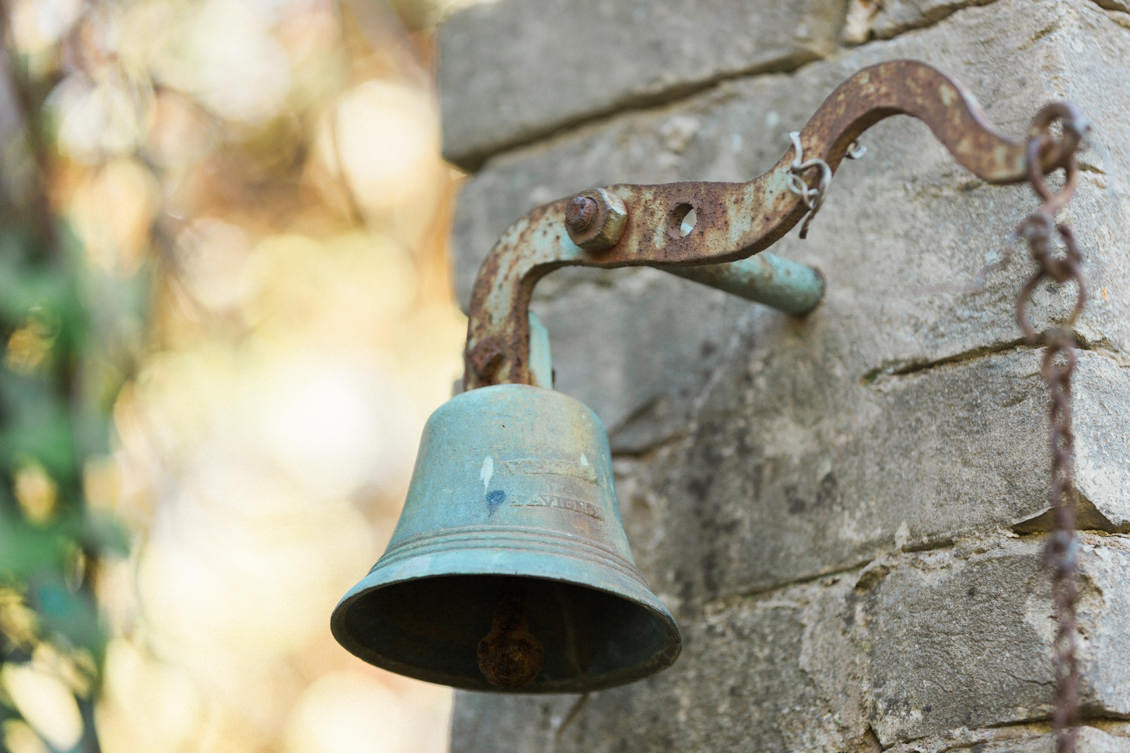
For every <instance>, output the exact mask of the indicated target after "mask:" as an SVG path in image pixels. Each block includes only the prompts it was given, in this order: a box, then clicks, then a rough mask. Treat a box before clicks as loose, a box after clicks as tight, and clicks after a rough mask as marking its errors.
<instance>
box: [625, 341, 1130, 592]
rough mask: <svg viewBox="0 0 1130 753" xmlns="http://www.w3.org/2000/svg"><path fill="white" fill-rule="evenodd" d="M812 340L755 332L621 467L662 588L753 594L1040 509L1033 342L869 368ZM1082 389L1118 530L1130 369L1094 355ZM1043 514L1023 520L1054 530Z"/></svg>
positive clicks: (1040, 441)
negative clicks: (856, 368)
mask: <svg viewBox="0 0 1130 753" xmlns="http://www.w3.org/2000/svg"><path fill="white" fill-rule="evenodd" d="M745 334H749V332H748V330H747V331H746V333H745ZM805 339H806V338H805V333H799V334H787V333H766V332H764V331H762V333H761V340H760V341H759V342H756V343H755V344H753V345H746V344H745V343H743V344H742V345H740V346H739V347H737V348H735V349H734V351H733V352H732V353H731V355H730V357H728V358H727V359H725V360H724V361H723V362H722V363H720V364H719V365H718V367H717V372H716V374H715V375H714V377H713V378H712V379H711V380H709V381H708V382H707V384H706V386H705V387H704V394H703V396H702V397H701V398H700V400H699V401H698V404H697V412H696V419H695V421H694V424H693V428H692V429H691V430H690V431H689V432H688V434H687V435H686V437H685V439H683V440H681V441H678V442H672V443H670V444H669V445H668V446H666V447H665V448H664V449H663V450H662V451H660V452H659V453H657V454H656V455H655V457H654V458H652V459H651V460H650V461H649V462H648V463H636V464H634V467H633V468H632V472H635V473H637V474H639V475H640V476H641V479H640V480H639V481H633V480H630V479H625V480H624V481H621V482H619V483H620V489H619V491H620V498H621V503H622V505H623V513H624V518H625V522H626V524H627V526H628V530H629V532H630V533H631V534H633V535H636V536H639V537H640V539H639V540H640V541H641V545H638V546H636V547H635V554H636V557H637V559H638V560H639V561H640V563H641V566H646V569H645V572H647V573H648V574H649V576H650V577H651V578H652V583H653V585H654V586H655V587H656V588H657V589H659V590H660V591H664V592H669V593H675V594H678V595H679V597H680V599H681V600H682V601H684V602H688V603H690V602H695V601H703V600H707V599H711V598H715V597H718V596H726V595H729V594H734V593H743V592H751V591H759V590H763V589H766V588H773V587H777V586H780V585H781V584H783V583H788V582H790V581H793V580H796V579H799V578H806V577H811V576H813V575H817V574H820V573H827V572H833V571H837V570H842V569H844V568H848V567H853V566H856V565H858V564H859V563H862V562H864V561H867V560H869V559H872V558H873V557H875V556H877V555H880V554H882V553H884V552H888V551H892V550H895V549H899V548H904V549H914V548H921V547H924V546H937V545H939V544H941V543H944V542H946V541H949V540H951V539H954V538H956V537H958V536H962V535H970V534H972V533H974V532H977V531H980V530H985V529H991V528H1008V527H1010V526H1013V525H1016V524H1019V523H1023V522H1025V521H1030V520H1032V519H1033V518H1037V517H1038V516H1040V515H1041V514H1042V513H1043V512H1044V510H1045V509H1046V507H1047V484H1048V481H1047V468H1048V463H1049V451H1048V440H1047V430H1046V428H1045V426H1046V413H1047V393H1046V390H1045V388H1044V386H1043V382H1042V377H1041V375H1040V361H1041V357H1040V355H1039V354H1038V353H1034V352H1032V351H1029V350H1026V349H1025V350H1016V351H1009V352H1006V353H1002V354H999V355H994V356H992V357H984V358H976V359H972V360H969V361H966V362H961V363H956V364H952V365H948V366H943V367H938V368H933V369H926V370H924V371H921V372H920V373H916V374H908V375H902V376H897V377H882V378H878V379H876V380H875V381H873V382H867V379H866V377H864V379H863V382H862V383H861V379H860V376H861V375H860V374H859V373H858V372H856V373H854V374H853V373H851V370H850V367H848V366H847V364H846V363H845V360H846V359H843V356H842V354H839V353H836V352H835V351H832V352H823V353H820V352H818V353H812V354H808V355H807V357H806V356H805V354H804V351H803V347H802V343H803V342H804V341H805ZM848 363H850V362H848ZM1074 395H1075V420H1076V423H1077V425H1078V426H1079V431H1080V433H1081V442H1080V445H1079V447H1078V448H1077V455H1078V456H1079V479H1080V486H1081V487H1083V488H1085V489H1088V490H1091V491H1090V494H1089V499H1090V500H1091V502H1092V504H1094V505H1095V507H1096V508H1098V511H1099V512H1100V513H1101V524H1102V527H1104V528H1108V527H1111V526H1112V524H1113V525H1114V526H1116V527H1122V528H1123V529H1124V530H1125V527H1126V525H1127V523H1128V522H1130V498H1128V496H1127V495H1126V490H1127V489H1130V486H1127V485H1125V484H1122V480H1123V479H1125V474H1126V465H1127V463H1126V458H1127V457H1130V448H1128V447H1127V439H1126V438H1125V437H1126V433H1127V432H1126V427H1127V426H1130V422H1127V421H1126V418H1125V414H1124V412H1122V411H1117V410H1116V411H1113V413H1112V406H1119V405H1122V406H1125V405H1128V404H1130V372H1127V370H1125V369H1120V368H1119V367H1117V366H1116V365H1113V364H1112V363H1111V361H1110V359H1109V358H1108V357H1106V356H1103V355H1098V354H1092V353H1083V354H1081V355H1080V367H1079V370H1078V372H1077V375H1076V379H1075V389H1074ZM1119 421H1121V422H1122V423H1118V422H1119ZM1091 427H1094V428H1093V429H1092V428H1091ZM1118 427H1121V428H1118ZM1104 430H1106V431H1107V432H1113V433H1114V435H1113V436H1112V435H1111V433H1108V434H1106V435H1105V436H1104V435H1103V434H1102V432H1103V431H1104ZM1120 484H1122V485H1120ZM640 495H642V498H638V497H640ZM637 510H642V512H639V513H637ZM637 514H639V515H640V516H641V518H642V520H643V521H644V522H643V526H642V527H641V528H642V529H643V530H641V528H637V527H636V523H635V521H634V517H635V515H637ZM1088 522H1090V521H1088ZM1040 523H1041V521H1037V522H1036V524H1035V525H1032V526H1030V528H1041V527H1042V528H1043V529H1045V530H1046V525H1047V524H1046V521H1042V526H1041V524H1040ZM653 525H655V526H658V527H659V528H660V530H661V531H662V534H661V535H659V534H656V533H655V532H648V531H647V530H646V528H647V527H648V526H653ZM633 541H635V539H633Z"/></svg>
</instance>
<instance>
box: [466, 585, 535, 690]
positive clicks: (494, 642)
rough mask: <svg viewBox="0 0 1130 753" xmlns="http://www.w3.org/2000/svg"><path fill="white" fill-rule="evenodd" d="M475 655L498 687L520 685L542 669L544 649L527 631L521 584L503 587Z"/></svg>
mask: <svg viewBox="0 0 1130 753" xmlns="http://www.w3.org/2000/svg"><path fill="white" fill-rule="evenodd" d="M478 657H479V671H481V672H482V673H483V677H485V678H486V680H487V682H489V683H490V684H491V685H494V686H495V687H498V688H520V687H522V686H523V685H526V684H528V683H529V682H531V681H532V680H533V679H534V678H535V677H537V676H538V673H539V672H541V667H542V660H543V659H544V658H545V649H544V648H543V647H542V645H541V641H539V640H538V639H537V638H535V637H534V636H533V635H531V634H530V631H529V628H528V625H527V618H526V595H525V589H524V588H523V587H522V586H518V585H508V586H507V587H505V588H504V589H503V590H502V593H501V595H500V596H499V599H498V605H497V606H496V607H495V610H494V619H493V624H492V625H491V628H490V632H489V633H487V634H486V635H485V636H484V637H483V639H482V640H480V641H479V646H478Z"/></svg>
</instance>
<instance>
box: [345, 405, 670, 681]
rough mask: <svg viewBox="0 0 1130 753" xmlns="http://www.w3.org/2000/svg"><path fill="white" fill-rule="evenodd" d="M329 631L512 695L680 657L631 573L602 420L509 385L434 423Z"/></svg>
mask: <svg viewBox="0 0 1130 753" xmlns="http://www.w3.org/2000/svg"><path fill="white" fill-rule="evenodd" d="M331 629H332V630H333V634H334V636H335V637H336V638H337V640H338V641H339V642H340V643H341V644H342V645H343V646H345V648H347V649H348V650H349V651H351V652H352V653H354V654H356V655H357V656H358V657H360V658H361V659H364V660H365V661H367V662H369V663H371V664H375V665H377V666H379V667H384V668H385V669H389V670H391V671H393V672H397V673H400V674H403V675H408V676H410V677H416V678H419V679H421V680H428V681H430V682H437V683H442V684H444V685H452V686H454V687H458V688H466V689H471V690H492V691H502V692H521V693H565V692H583V691H587V690H595V689H599V688H604V687H609V686H612V685H618V684H621V683H625V682H630V681H632V680H636V679H639V678H641V677H644V676H646V675H649V674H652V673H654V672H657V671H659V670H661V669H663V668H665V667H667V666H668V665H670V664H671V663H672V662H673V661H674V660H675V658H676V657H677V656H678V654H679V649H680V645H681V640H680V636H679V630H678V628H677V627H676V625H675V621H674V619H673V618H672V617H671V615H670V613H669V612H668V611H667V610H666V608H664V606H663V604H662V603H660V601H659V599H658V598H657V597H656V596H655V594H653V593H652V592H651V590H650V589H649V588H648V586H647V584H646V583H645V582H644V580H643V577H642V576H641V575H640V572H639V570H637V569H636V566H635V564H634V563H633V561H632V555H631V551H630V550H629V548H628V540H627V537H626V536H625V534H624V529H623V526H622V524H621V522H620V512H619V507H618V504H617V501H616V493H615V490H614V489H613V484H612V463H611V456H610V453H609V449H608V438H607V436H606V434H605V431H604V427H603V425H602V424H601V422H600V419H599V418H597V416H596V415H595V414H594V413H593V412H592V411H591V410H589V409H588V408H587V407H586V406H585V405H583V404H582V403H580V402H578V401H576V400H574V399H572V398H570V397H568V396H566V395H564V394H562V393H560V392H556V391H554V390H551V389H545V388H541V387H533V386H528V385H521V384H502V385H497V386H491V387H483V388H481V389H475V390H471V391H469V392H464V393H463V394H460V395H457V396H456V397H454V398H452V399H451V400H450V401H448V402H447V403H445V404H444V405H442V406H441V407H440V408H439V409H438V410H436V412H435V413H433V414H432V416H431V418H430V419H429V420H428V423H427V426H426V427H425V429H424V435H423V439H422V440H421V443H420V451H419V454H418V456H417V459H416V468H415V471H414V472H413V476H412V484H411V487H410V488H409V491H408V498H407V500H406V502H405V505H404V512H403V513H402V514H401V517H400V521H399V523H398V524H397V526H396V530H395V532H394V533H393V535H392V540H391V541H390V542H389V546H388V550H387V551H386V552H385V554H384V556H382V557H381V558H380V560H379V561H378V562H377V564H376V565H374V567H373V569H372V570H371V571H370V572H369V574H368V575H367V576H365V578H364V579H362V580H361V582H360V583H358V584H357V585H356V586H354V587H353V588H352V589H350V591H349V592H348V593H347V594H346V595H345V596H344V598H342V600H341V601H340V602H339V603H338V605H337V608H336V609H335V610H334V613H333V617H332V620H331Z"/></svg>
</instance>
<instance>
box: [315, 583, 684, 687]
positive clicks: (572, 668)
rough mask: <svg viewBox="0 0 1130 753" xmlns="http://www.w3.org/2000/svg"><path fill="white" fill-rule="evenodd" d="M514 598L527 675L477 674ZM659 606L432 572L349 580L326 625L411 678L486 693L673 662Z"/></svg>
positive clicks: (594, 680)
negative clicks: (533, 656)
mask: <svg viewBox="0 0 1130 753" xmlns="http://www.w3.org/2000/svg"><path fill="white" fill-rule="evenodd" d="M359 585H360V584H359ZM516 600H517V602H520V611H521V614H520V621H521V623H522V627H521V630H522V631H523V634H524V635H528V636H529V637H531V638H532V643H534V644H540V649H539V651H540V652H543V653H542V654H540V655H539V657H538V667H537V668H536V675H534V676H533V678H532V679H530V680H529V681H528V682H522V683H520V684H518V685H514V686H509V687H508V686H500V685H498V684H495V683H492V682H489V681H488V680H487V675H486V674H484V670H483V668H482V653H483V651H484V649H483V647H482V646H481V645H480V644H482V643H483V642H484V639H486V638H488V636H491V635H495V636H497V628H498V626H499V624H500V619H501V620H502V621H505V620H506V619H508V613H509V612H510V611H513V609H514V605H515V601H516ZM661 610H662V607H661V606H660V609H658V610H657V609H655V608H654V607H652V606H651V605H649V604H646V603H641V602H639V601H636V600H634V599H632V598H630V597H626V596H625V595H624V593H623V592H622V591H621V592H612V591H605V590H602V589H600V588H595V587H590V586H585V585H579V584H577V583H575V582H571V581H566V580H557V579H554V578H550V577H530V576H514V575H437V576H431V577H424V578H416V579H412V580H404V581H400V582H393V583H387V584H383V585H379V586H376V587H373V588H368V589H364V590H356V589H355V592H354V593H351V594H349V595H347V596H346V597H345V598H344V599H343V600H342V601H341V603H340V604H339V605H338V607H337V609H335V610H334V614H333V618H332V621H331V629H332V631H333V634H334V637H335V638H337V640H338V641H339V642H340V643H341V644H342V645H343V646H344V647H345V648H346V649H348V650H349V651H350V652H351V653H353V654H354V655H356V656H357V657H359V658H361V659H363V660H365V661H367V662H369V663H370V664H374V665H376V666H378V667H382V668H384V669H388V670H390V671H392V672H396V673H399V674H403V675H407V676H409V677H415V678H417V679H420V680H425V681H428V682H435V683H440V684H443V685H450V686H452V687H456V688H462V689H464V690H482V691H491V692H495V693H497V692H513V693H570V692H584V691H588V690H598V689H601V688H607V687H611V686H614V685H621V684H624V683H627V682H631V681H633V680H637V679H640V678H642V677H645V676H647V675H650V674H653V673H655V672H658V671H659V670H661V669H664V668H666V667H667V666H669V665H670V664H671V663H672V662H674V661H675V659H676V658H677V657H678V655H679V650H680V645H681V639H680V636H679V630H678V628H677V627H676V625H675V621H674V620H673V619H672V618H671V616H670V615H669V614H667V613H666V611H665V610H662V611H661ZM516 622H517V621H515V623H516ZM492 631H493V632H492ZM486 643H487V644H488V646H489V645H490V643H491V642H490V641H489V640H488V641H487V642H486ZM489 673H490V670H489V668H488V669H487V674H489Z"/></svg>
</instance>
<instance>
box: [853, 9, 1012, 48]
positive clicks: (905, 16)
mask: <svg viewBox="0 0 1130 753" xmlns="http://www.w3.org/2000/svg"><path fill="white" fill-rule="evenodd" d="M993 2H996V0H881V1H880V0H851V1H850V2H849V4H848V12H847V23H846V24H845V28H844V34H843V39H844V41H845V42H847V43H848V44H859V43H860V42H865V41H867V40H868V39H871V38H876V37H877V38H879V39H889V38H890V37H893V36H895V35H896V34H901V33H903V32H904V31H909V30H911V29H918V28H921V27H923V26H929V25H930V24H934V23H937V22H938V21H941V20H942V19H943V18H945V17H946V16H948V15H950V14H951V13H954V12H956V11H959V10H961V9H962V8H968V7H971V6H975V5H988V4H990V3H993Z"/></svg>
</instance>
